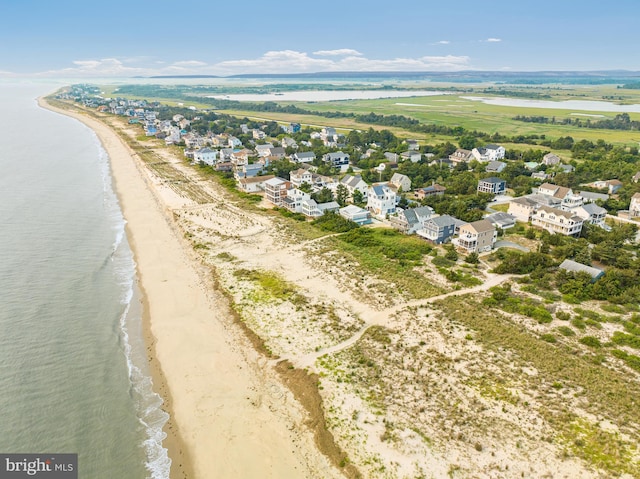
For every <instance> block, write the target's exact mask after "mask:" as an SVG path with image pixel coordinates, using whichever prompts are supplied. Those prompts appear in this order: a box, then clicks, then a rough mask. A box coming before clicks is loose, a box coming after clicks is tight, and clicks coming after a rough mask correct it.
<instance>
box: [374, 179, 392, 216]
mask: <svg viewBox="0 0 640 479" xmlns="http://www.w3.org/2000/svg"><path fill="white" fill-rule="evenodd" d="M367 209H368V210H369V211H370V212H371V214H372V215H374V216H379V217H382V218H384V217H385V216H387V215H392V214H394V213H395V212H396V194H395V192H394V191H393V190H392V189H391V188H389V187H388V186H387V185H371V186H370V187H369V193H368V195H367Z"/></svg>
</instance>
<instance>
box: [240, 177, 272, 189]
mask: <svg viewBox="0 0 640 479" xmlns="http://www.w3.org/2000/svg"><path fill="white" fill-rule="evenodd" d="M272 178H275V177H274V176H273V175H268V176H253V177H250V178H240V179H238V189H240V190H242V191H244V192H245V193H258V192H260V191H262V190H264V183H265V182H266V181H269V180H271V179H272Z"/></svg>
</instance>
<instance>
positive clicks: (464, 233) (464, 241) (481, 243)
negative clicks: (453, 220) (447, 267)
mask: <svg viewBox="0 0 640 479" xmlns="http://www.w3.org/2000/svg"><path fill="white" fill-rule="evenodd" d="M497 237H498V233H497V231H496V228H495V227H494V226H493V224H492V223H491V222H490V221H489V220H478V221H474V222H473V223H467V224H464V225H462V226H461V227H460V233H459V234H458V237H457V238H455V239H454V240H453V241H452V243H453V244H454V245H455V246H456V247H457V248H460V249H462V250H464V251H466V252H467V253H482V252H484V251H491V250H492V249H493V245H494V243H495V242H496V238H497Z"/></svg>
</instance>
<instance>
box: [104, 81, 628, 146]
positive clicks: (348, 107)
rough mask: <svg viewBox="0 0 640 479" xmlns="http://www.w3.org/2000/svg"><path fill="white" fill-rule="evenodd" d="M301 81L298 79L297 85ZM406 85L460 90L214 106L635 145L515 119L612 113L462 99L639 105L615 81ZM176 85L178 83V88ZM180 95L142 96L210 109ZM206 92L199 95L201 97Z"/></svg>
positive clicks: (330, 122)
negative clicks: (401, 119) (370, 116)
mask: <svg viewBox="0 0 640 479" xmlns="http://www.w3.org/2000/svg"><path fill="white" fill-rule="evenodd" d="M301 85H303V83H301ZM406 86H407V87H409V86H410V88H412V89H416V88H421V89H425V90H428V89H430V88H438V89H446V88H450V87H455V88H457V89H458V90H460V91H462V90H463V91H464V93H462V92H460V91H457V92H455V93H452V94H444V92H443V94H442V95H436V96H428V97H405V98H387V99H375V100H346V101H345V100H342V101H326V102H291V101H287V102H281V103H282V104H283V105H289V104H291V105H295V106H297V107H299V108H302V109H305V110H309V111H316V112H318V113H319V115H306V114H290V113H276V112H266V111H265V112H262V111H252V110H244V109H242V108H241V107H240V106H239V107H238V108H234V109H232V110H220V111H221V112H224V113H229V114H231V115H234V116H239V117H247V118H250V119H257V120H265V121H266V120H274V121H278V122H285V123H288V122H299V123H301V124H302V125H307V126H313V127H322V126H333V127H336V128H338V129H343V130H349V129H368V128H370V127H373V128H375V129H383V128H384V129H389V130H391V131H393V132H394V134H396V135H397V136H399V137H403V138H417V139H419V140H421V141H423V142H425V143H432V144H435V143H439V142H443V141H451V140H452V137H450V136H445V135H439V134H417V133H415V132H411V131H407V130H403V129H401V128H393V127H384V126H378V125H371V124H368V123H358V122H356V121H355V120H354V119H352V118H326V117H324V116H321V115H322V114H323V113H326V112H335V111H339V112H345V113H346V112H349V113H355V114H367V113H370V112H373V113H376V114H379V115H403V116H407V117H410V118H415V119H417V120H419V121H420V122H423V123H428V124H436V125H445V126H451V127H455V126H461V127H464V128H465V129H468V130H477V131H480V132H484V133H489V134H493V133H499V134H502V135H508V136H517V135H545V137H546V138H547V139H551V140H553V139H555V138H558V137H561V136H571V137H573V138H574V140H576V141H578V140H582V139H585V140H590V141H596V140H598V139H603V140H605V141H607V142H609V143H614V144H618V145H636V146H637V145H638V142H640V131H627V130H609V129H595V128H581V127H578V126H575V125H557V124H543V123H527V122H522V121H516V120H514V119H513V118H514V117H515V116H516V115H522V116H544V117H548V118H553V117H555V118H556V119H557V120H561V119H565V118H572V119H576V118H579V119H581V120H583V121H586V120H588V119H589V120H591V121H598V120H603V119H612V118H614V117H615V116H616V114H618V112H603V111H593V110H592V111H583V110H577V109H576V110H573V109H555V108H532V107H526V106H498V105H491V104H487V103H484V102H482V101H478V100H471V99H469V98H467V97H483V98H491V99H498V98H501V99H505V98H509V99H511V101H515V102H518V101H520V100H538V101H565V100H578V101H607V102H613V103H616V104H619V105H623V104H640V90H629V89H620V88H617V86H616V85H575V86H567V85H536V86H520V85H497V84H491V83H483V84H472V85H463V84H428V83H427V84H422V85H416V84H411V85H406ZM178 89H180V87H178ZM103 90H104V94H105V95H106V96H111V95H113V96H115V95H120V93H119V92H118V91H116V88H115V87H109V86H105V87H103ZM184 91H185V94H188V95H190V96H187V97H184V98H183V99H180V98H176V97H172V98H167V97H162V96H161V95H162V90H161V89H159V90H158V94H159V95H160V96H158V97H154V98H149V97H147V98H146V99H147V100H156V101H160V102H161V103H164V104H168V105H172V106H175V105H178V104H183V105H184V106H195V107H197V108H203V109H206V108H212V105H211V104H210V103H208V101H209V100H208V99H207V100H205V99H204V98H202V100H199V99H198V97H197V96H193V94H190V93H188V92H189V89H188V88H187V87H185V90H184ZM205 94H206V93H202V95H205ZM123 96H124V97H126V98H133V96H132V95H123ZM629 116H630V118H631V120H635V121H640V113H629ZM508 146H509V147H513V148H516V149H522V148H527V147H529V145H526V144H513V145H508Z"/></svg>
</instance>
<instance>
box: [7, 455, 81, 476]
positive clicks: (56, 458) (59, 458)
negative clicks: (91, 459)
mask: <svg viewBox="0 0 640 479" xmlns="http://www.w3.org/2000/svg"><path fill="white" fill-rule="evenodd" d="M25 477H35V478H42V479H78V455H77V454H1V453H0V479H13V478H16V479H17V478H25Z"/></svg>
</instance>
